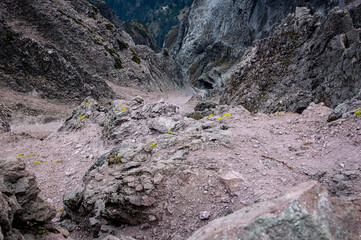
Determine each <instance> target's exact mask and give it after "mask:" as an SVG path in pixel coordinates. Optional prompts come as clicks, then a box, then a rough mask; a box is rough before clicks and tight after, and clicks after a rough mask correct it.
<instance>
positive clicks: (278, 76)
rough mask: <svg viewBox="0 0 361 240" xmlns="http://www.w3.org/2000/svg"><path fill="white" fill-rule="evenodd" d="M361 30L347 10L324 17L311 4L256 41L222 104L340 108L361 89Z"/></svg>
mask: <svg viewBox="0 0 361 240" xmlns="http://www.w3.org/2000/svg"><path fill="white" fill-rule="evenodd" d="M360 34H361V29H357V28H354V26H353V22H352V18H351V16H350V14H349V12H348V11H347V10H339V9H334V10H332V11H330V13H329V14H328V15H327V16H326V17H325V18H323V19H322V18H321V16H320V14H319V13H316V14H314V15H313V16H311V15H310V14H309V10H308V9H306V8H298V9H297V10H296V13H295V15H289V16H288V17H287V18H286V19H285V20H284V21H283V22H282V24H281V25H280V26H279V27H277V28H276V31H275V32H274V33H273V35H272V36H271V37H269V38H266V39H263V40H260V41H257V42H256V43H255V44H254V47H253V48H252V49H251V50H250V51H249V52H248V53H247V54H246V55H245V57H244V59H243V60H242V61H241V62H240V64H239V67H238V68H237V70H236V71H235V72H234V74H232V75H231V77H230V79H229V81H227V84H226V89H225V91H224V93H223V96H222V101H221V102H222V103H227V104H242V105H243V106H244V107H246V108H247V109H248V110H250V111H252V112H275V111H297V112H302V111H303V110H304V109H305V108H306V107H307V106H308V105H309V103H311V102H324V103H325V104H326V105H327V106H329V107H332V108H334V107H336V106H337V105H338V104H340V103H342V102H343V101H345V100H346V99H350V98H352V97H353V96H355V95H356V94H357V93H358V92H359V90H360V89H361V78H360V76H361V41H360Z"/></svg>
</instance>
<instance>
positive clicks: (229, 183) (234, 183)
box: [219, 170, 244, 193]
mask: <svg viewBox="0 0 361 240" xmlns="http://www.w3.org/2000/svg"><path fill="white" fill-rule="evenodd" d="M219 181H220V182H221V183H222V184H223V185H224V187H225V188H226V189H227V191H229V192H230V193H233V192H234V191H235V190H236V189H237V187H238V186H239V185H240V183H242V182H243V181H244V179H243V177H242V175H241V173H239V172H236V171H233V170H231V171H227V172H223V173H221V174H220V176H219Z"/></svg>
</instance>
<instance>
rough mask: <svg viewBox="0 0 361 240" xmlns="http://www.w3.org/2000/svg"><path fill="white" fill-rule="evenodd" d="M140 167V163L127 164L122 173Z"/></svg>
mask: <svg viewBox="0 0 361 240" xmlns="http://www.w3.org/2000/svg"><path fill="white" fill-rule="evenodd" d="M140 166H141V163H140V162H129V163H126V164H125V165H124V167H123V171H126V170H129V169H131V168H136V167H140Z"/></svg>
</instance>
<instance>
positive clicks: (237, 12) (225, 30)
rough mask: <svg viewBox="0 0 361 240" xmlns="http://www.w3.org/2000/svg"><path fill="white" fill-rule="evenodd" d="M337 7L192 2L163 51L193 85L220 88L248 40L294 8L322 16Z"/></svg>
mask: <svg viewBox="0 0 361 240" xmlns="http://www.w3.org/2000/svg"><path fill="white" fill-rule="evenodd" d="M337 4H338V1H335V0H330V1H328V0H323V1H314V0H313V1H303V0H292V1H261V0H246V1H241V0H225V1H224V0H222V1H221V0H212V1H204V0H196V1H194V3H193V5H192V7H191V10H190V13H189V16H188V17H187V18H186V19H185V20H184V21H182V23H181V24H180V25H179V26H178V27H175V28H173V30H172V31H171V32H170V33H169V34H168V36H167V37H166V41H165V45H164V46H165V47H166V48H168V49H169V52H170V53H172V54H173V55H175V56H176V57H177V59H178V60H179V62H180V64H181V65H182V66H183V68H184V70H185V71H186V72H187V73H188V75H189V77H190V80H191V81H192V83H193V84H194V85H195V86H198V87H201V88H208V89H209V88H215V87H222V86H223V83H224V78H225V76H226V75H227V74H226V73H227V71H228V70H229V69H232V67H233V66H234V65H235V63H237V62H238V61H239V60H240V58H241V57H242V56H243V54H244V52H245V49H246V48H247V47H249V46H251V45H252V42H253V40H255V39H260V38H264V37H266V36H268V35H269V33H271V32H272V29H273V28H274V27H275V26H277V25H278V24H279V23H280V22H281V20H282V19H283V18H284V17H286V16H287V14H289V13H291V12H294V11H295V8H296V6H307V7H308V8H310V9H311V10H312V12H315V11H317V10H320V11H321V12H326V11H328V10H330V9H331V8H332V7H334V6H336V5H337Z"/></svg>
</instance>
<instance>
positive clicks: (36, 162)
mask: <svg viewBox="0 0 361 240" xmlns="http://www.w3.org/2000/svg"><path fill="white" fill-rule="evenodd" d="M33 164H41V162H39V161H34V162H33Z"/></svg>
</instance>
